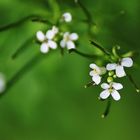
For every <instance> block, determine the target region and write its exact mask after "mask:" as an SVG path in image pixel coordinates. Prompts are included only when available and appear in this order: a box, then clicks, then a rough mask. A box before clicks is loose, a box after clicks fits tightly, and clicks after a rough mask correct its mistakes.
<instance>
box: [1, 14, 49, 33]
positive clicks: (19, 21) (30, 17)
mask: <svg viewBox="0 0 140 140" xmlns="http://www.w3.org/2000/svg"><path fill="white" fill-rule="evenodd" d="M28 20H31V21H36V22H43V23H48V24H51V23H50V22H49V21H48V20H44V19H42V17H41V16H39V15H29V16H26V17H24V18H22V19H20V20H18V21H16V22H13V23H10V24H7V25H5V26H2V27H0V32H2V31H6V30H9V29H11V28H15V27H17V26H20V25H21V24H23V23H24V22H26V21H28Z"/></svg>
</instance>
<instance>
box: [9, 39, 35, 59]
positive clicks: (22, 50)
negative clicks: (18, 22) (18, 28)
mask: <svg viewBox="0 0 140 140" xmlns="http://www.w3.org/2000/svg"><path fill="white" fill-rule="evenodd" d="M33 39H34V37H31V38H29V39H28V40H26V41H25V42H24V43H23V44H22V45H21V46H20V47H19V48H18V49H17V50H16V51H15V52H14V54H13V55H12V59H16V58H17V57H18V56H19V55H20V54H22V53H23V52H24V51H26V49H27V48H28V46H29V44H30V43H31V42H32V41H33Z"/></svg>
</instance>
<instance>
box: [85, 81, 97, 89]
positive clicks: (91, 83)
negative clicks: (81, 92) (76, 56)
mask: <svg viewBox="0 0 140 140" xmlns="http://www.w3.org/2000/svg"><path fill="white" fill-rule="evenodd" d="M93 85H96V84H95V83H94V82H93V81H91V82H89V83H88V84H86V85H85V86H84V87H85V88H88V87H90V86H93Z"/></svg>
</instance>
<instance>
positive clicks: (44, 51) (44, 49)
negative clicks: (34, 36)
mask: <svg viewBox="0 0 140 140" xmlns="http://www.w3.org/2000/svg"><path fill="white" fill-rule="evenodd" d="M40 51H41V52H42V53H47V52H48V51H49V46H48V44H47V43H42V45H41V47H40Z"/></svg>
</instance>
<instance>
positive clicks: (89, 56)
mask: <svg viewBox="0 0 140 140" xmlns="http://www.w3.org/2000/svg"><path fill="white" fill-rule="evenodd" d="M73 52H74V53H76V54H78V55H80V56H82V57H85V58H94V59H95V58H97V57H98V56H97V55H90V54H85V53H83V52H80V51H78V50H77V49H70V50H69V53H73Z"/></svg>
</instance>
